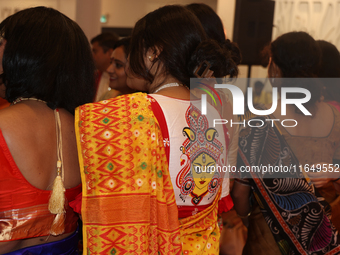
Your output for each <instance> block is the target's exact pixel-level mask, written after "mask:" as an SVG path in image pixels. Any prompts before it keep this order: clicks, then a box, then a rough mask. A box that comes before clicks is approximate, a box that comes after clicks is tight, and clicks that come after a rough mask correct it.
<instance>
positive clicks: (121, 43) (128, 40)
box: [113, 36, 131, 58]
mask: <svg viewBox="0 0 340 255" xmlns="http://www.w3.org/2000/svg"><path fill="white" fill-rule="evenodd" d="M130 43H131V36H128V37H125V38H123V39H120V40H118V41H117V42H116V43H115V45H114V47H113V49H114V50H115V49H116V48H118V47H120V46H123V49H124V53H125V58H127V56H128V55H129V52H130Z"/></svg>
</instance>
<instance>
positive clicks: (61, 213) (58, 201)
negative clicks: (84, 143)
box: [48, 109, 66, 235]
mask: <svg viewBox="0 0 340 255" xmlns="http://www.w3.org/2000/svg"><path fill="white" fill-rule="evenodd" d="M54 114H55V120H56V133H57V146H58V148H57V160H58V161H57V177H56V178H55V179H54V182H53V188H52V194H51V197H50V200H49V202H48V210H49V211H50V212H51V213H53V214H56V216H55V218H54V220H53V223H52V226H51V228H50V234H51V235H60V234H62V233H64V231H65V226H64V222H65V217H66V215H65V212H66V211H65V186H64V177H65V175H64V166H63V163H62V162H63V153H62V148H63V146H62V137H61V122H60V116H59V110H58V109H55V110H54Z"/></svg>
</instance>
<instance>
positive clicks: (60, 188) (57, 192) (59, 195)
mask: <svg viewBox="0 0 340 255" xmlns="http://www.w3.org/2000/svg"><path fill="white" fill-rule="evenodd" d="M64 206H65V187H64V183H63V180H62V179H61V176H60V175H58V176H57V177H56V178H55V179H54V182H53V188H52V194H51V197H50V200H49V202H48V210H50V212H51V213H53V214H58V213H65V208H64Z"/></svg>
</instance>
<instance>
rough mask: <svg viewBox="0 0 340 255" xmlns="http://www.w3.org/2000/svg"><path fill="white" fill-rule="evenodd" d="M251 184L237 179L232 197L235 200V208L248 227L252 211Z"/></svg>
mask: <svg viewBox="0 0 340 255" xmlns="http://www.w3.org/2000/svg"><path fill="white" fill-rule="evenodd" d="M249 196H250V186H249V185H246V184H242V183H240V182H239V181H237V180H235V182H234V186H233V189H232V191H231V197H232V199H233V202H234V208H235V211H236V213H237V215H238V216H239V217H240V218H241V219H242V221H243V224H244V225H245V226H246V227H248V225H249V223H248V216H249V215H250V212H251V206H250V203H249Z"/></svg>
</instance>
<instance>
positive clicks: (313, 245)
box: [232, 32, 340, 254]
mask: <svg viewBox="0 0 340 255" xmlns="http://www.w3.org/2000/svg"><path fill="white" fill-rule="evenodd" d="M268 50H269V52H268V54H269V56H270V60H269V66H268V77H269V79H270V81H271V83H272V85H273V86H275V87H278V88H279V89H280V88H282V87H291V86H293V87H295V86H297V87H302V88H305V89H307V90H308V91H310V93H311V99H310V100H309V101H308V102H307V103H304V107H306V108H307V109H308V111H309V112H310V113H311V114H312V116H309V115H304V114H303V113H302V112H301V111H299V110H298V109H297V107H296V106H295V105H287V106H286V110H287V113H286V115H285V116H282V115H281V103H280V101H279V102H278V104H277V106H278V107H277V108H276V110H275V111H274V113H273V114H272V115H270V116H269V118H270V119H281V120H282V119H293V120H296V121H297V123H298V125H297V126H295V127H287V126H286V127H283V126H282V125H280V124H278V125H273V126H272V125H265V126H264V127H260V128H254V127H252V128H250V127H247V128H242V129H241V131H240V138H239V145H240V150H239V153H240V161H239V162H240V166H241V165H243V166H249V165H250V166H260V165H262V164H263V165H264V164H265V165H271V166H278V165H281V166H282V165H283V166H289V165H295V166H296V167H299V164H301V165H302V166H305V164H307V165H309V166H311V165H313V164H316V163H320V162H326V163H327V164H331V163H332V162H333V159H334V158H339V155H340V154H339V151H340V146H339V145H340V114H339V112H338V111H337V110H336V109H335V108H334V107H332V106H330V105H329V104H326V103H325V102H323V101H322V87H321V84H319V83H318V81H317V80H316V79H297V78H309V77H317V74H318V72H319V68H320V60H321V51H320V48H319V46H318V44H317V43H316V41H315V40H314V39H313V38H312V37H311V36H310V35H308V34H307V33H305V32H290V33H286V34H283V35H281V36H279V37H278V38H277V39H276V40H274V41H273V42H272V43H271V45H270V47H269V48H268ZM281 78H295V79H281ZM288 98H290V99H292V98H301V94H299V93H289V96H288ZM267 107H268V108H270V107H271V106H270V105H269V106H267ZM245 116H247V115H245ZM245 118H246V117H245ZM256 118H259V116H257V117H256ZM306 172H308V174H309V172H310V170H309V169H306ZM280 173H281V174H283V172H280ZM276 174H277V175H275V174H274V175H272V176H271V175H270V174H264V175H263V176H262V175H260V174H247V175H245V176H247V177H248V179H238V180H237V181H235V184H234V187H233V191H232V197H233V201H234V204H235V209H236V211H237V213H238V214H239V215H240V217H241V218H242V220H243V221H244V223H245V225H246V226H248V239H247V243H246V245H245V248H244V250H243V254H280V253H281V252H282V253H285V254H292V253H296V254H297V253H299V254H300V253H301V252H304V251H306V252H313V254H314V253H315V254H324V250H325V249H327V250H328V251H331V250H335V249H337V247H338V232H337V231H335V230H334V228H333V226H331V225H332V223H331V221H330V217H329V213H330V211H329V209H330V207H329V204H331V205H332V203H333V202H335V203H337V201H338V195H337V194H336V191H335V189H334V186H333V185H332V186H333V187H331V189H330V190H328V189H327V190H323V189H317V190H316V191H315V189H314V187H313V186H311V183H310V180H309V177H308V176H307V175H304V174H303V173H302V172H301V171H297V174H296V173H293V172H290V173H289V178H280V176H281V175H280V174H279V173H276ZM285 177H287V175H285ZM293 177H294V178H293ZM311 180H312V181H313V179H311ZM334 180H335V181H337V179H336V178H335V179H334ZM251 191H252V192H251ZM250 197H251V199H250ZM324 201H326V203H325V202H324ZM335 209H337V208H335ZM333 211H334V213H335V214H333ZM336 211H339V210H332V217H331V219H332V221H333V220H337V219H339V216H337V215H336V214H337V212H336ZM296 216H297V217H296ZM311 219H313V220H312V222H313V224H312V225H310V224H309V222H310V221H311ZM334 223H335V226H337V224H336V223H337V222H336V221H334ZM325 233H327V235H326V234H325ZM319 236H320V238H319Z"/></svg>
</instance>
